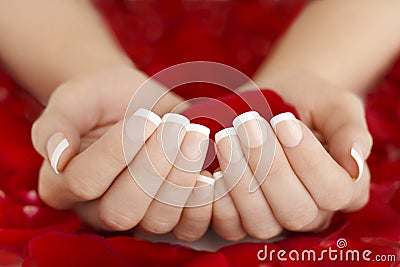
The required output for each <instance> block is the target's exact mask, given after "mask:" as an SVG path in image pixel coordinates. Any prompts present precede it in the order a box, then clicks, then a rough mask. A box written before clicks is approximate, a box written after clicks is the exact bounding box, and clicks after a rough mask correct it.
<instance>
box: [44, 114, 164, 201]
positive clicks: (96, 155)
mask: <svg viewBox="0 0 400 267" xmlns="http://www.w3.org/2000/svg"><path fill="white" fill-rule="evenodd" d="M160 120H161V119H160V118H159V117H158V116H157V115H156V114H154V113H152V112H151V111H148V110H145V109H139V110H138V111H136V112H135V113H134V114H133V115H132V117H131V118H130V119H129V120H128V121H127V122H126V124H125V129H124V130H125V132H126V135H125V136H126V138H124V143H125V144H124V145H125V147H126V148H128V147H129V149H125V153H124V151H123V148H122V140H121V139H122V134H121V133H122V130H123V129H122V127H123V122H122V121H120V122H118V123H117V124H116V125H114V126H113V127H111V128H110V129H109V130H108V131H107V132H106V133H105V134H104V135H103V136H102V137H101V138H100V139H98V140H97V141H96V142H95V143H93V144H92V145H91V146H89V147H88V148H87V149H86V150H84V151H82V152H81V153H80V154H78V155H76V156H75V157H74V158H73V159H72V160H71V161H70V163H69V164H68V165H67V166H66V168H65V169H64V171H63V172H62V173H61V174H60V175H58V177H57V175H55V174H54V173H51V172H46V175H43V176H41V183H40V186H41V188H40V192H41V193H42V194H46V199H49V200H50V199H51V202H52V204H53V205H54V206H56V207H58V208H69V207H71V206H72V205H73V204H74V203H76V202H79V201H83V200H84V201H87V200H92V199H96V198H98V197H100V196H101V195H102V194H103V193H104V192H105V191H106V190H107V188H108V187H109V186H110V185H111V183H112V182H113V180H114V179H115V177H117V176H118V174H119V173H120V172H121V171H122V170H123V169H124V168H125V167H126V164H127V162H130V161H131V160H132V159H133V157H134V156H135V154H136V153H137V152H138V151H139V150H140V148H141V147H142V146H143V145H144V143H145V141H146V140H147V139H148V138H149V136H150V135H151V134H152V133H153V132H154V131H155V129H156V127H157V126H158V124H159V121H160ZM140 129H142V130H140ZM125 156H126V157H125ZM55 183H58V185H56V184H55ZM55 188H57V190H54V189H55Z"/></svg>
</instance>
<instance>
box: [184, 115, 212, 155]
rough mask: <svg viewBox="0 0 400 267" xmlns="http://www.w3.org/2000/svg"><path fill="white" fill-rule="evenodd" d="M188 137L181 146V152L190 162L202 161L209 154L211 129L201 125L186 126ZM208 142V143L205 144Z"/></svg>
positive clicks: (186, 136) (191, 124)
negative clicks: (201, 158)
mask: <svg viewBox="0 0 400 267" xmlns="http://www.w3.org/2000/svg"><path fill="white" fill-rule="evenodd" d="M185 130H186V135H185V139H184V140H183V142H182V145H181V151H182V153H183V155H184V156H185V157H187V158H188V159H190V160H196V159H200V157H201V156H202V155H204V154H205V153H207V147H208V137H209V135H210V129H208V128H207V127H206V126H203V125H201V124H194V123H190V124H186V125H185ZM205 141H207V142H205Z"/></svg>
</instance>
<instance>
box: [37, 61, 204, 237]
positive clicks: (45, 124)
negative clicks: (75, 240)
mask: <svg viewBox="0 0 400 267" xmlns="http://www.w3.org/2000/svg"><path fill="white" fill-rule="evenodd" d="M146 78H147V77H146V76H145V75H144V74H142V73H140V72H139V71H137V70H135V69H133V68H131V67H129V66H118V67H114V68H110V69H108V70H104V71H101V72H96V73H93V74H90V75H84V76H82V77H78V78H76V79H74V80H70V81H67V82H65V83H64V84H62V85H61V86H60V87H58V88H57V89H56V90H55V91H54V93H53V94H52V96H51V98H50V100H49V103H48V105H47V107H46V109H45V111H44V112H43V114H42V115H41V116H40V118H39V119H38V120H37V121H36V122H35V124H34V126H33V128H32V140H33V143H34V146H35V148H36V149H37V151H38V152H39V153H40V154H41V155H42V156H43V157H44V161H43V165H42V168H41V170H40V174H39V189H38V190H39V194H40V196H41V198H42V199H43V201H44V202H46V203H47V204H48V205H50V206H52V207H54V208H57V209H67V208H73V209H75V210H76V211H77V212H78V213H79V214H80V215H81V216H82V218H83V219H84V220H85V221H86V222H89V223H91V224H92V225H93V226H95V227H100V228H103V229H108V230H127V229H130V228H132V227H134V226H136V225H138V224H139V223H141V227H142V228H143V229H145V230H148V231H151V232H164V231H167V230H170V229H172V228H173V227H175V226H176V230H175V231H176V233H177V235H181V236H192V237H193V236H194V237H196V238H197V236H198V235H201V234H202V233H201V232H200V233H199V232H198V231H197V232H196V231H195V233H194V234H193V233H191V232H189V233H187V232H188V228H190V227H188V225H189V224H190V223H193V218H194V219H197V217H195V216H199V214H198V213H196V212H194V213H193V212H192V213H190V212H186V213H185V212H184V213H183V214H182V218H185V220H182V221H177V218H179V216H178V215H180V214H181V212H182V209H179V208H175V209H173V208H171V207H170V206H168V205H165V204H162V203H159V202H157V201H152V198H151V197H149V196H148V195H147V194H145V193H144V192H143V191H142V190H141V189H140V188H139V187H138V186H137V185H136V184H135V182H134V181H133V179H132V177H131V175H130V173H129V170H128V169H127V168H126V160H127V161H128V162H129V163H130V170H131V171H132V170H137V171H138V172H139V174H140V171H142V172H143V171H145V169H144V168H142V167H143V166H150V167H151V168H149V170H148V171H151V170H153V169H154V170H157V171H158V170H159V171H160V175H159V177H160V178H161V179H160V181H158V182H160V183H159V184H158V186H159V187H160V188H162V186H161V182H162V181H163V180H164V179H173V178H174V177H179V176H181V178H180V179H179V181H177V183H178V184H180V183H184V184H186V185H187V186H192V187H193V186H198V185H199V184H202V183H204V180H206V179H203V180H202V181H203V182H201V181H200V182H196V178H197V176H198V172H197V173H196V172H193V173H190V174H187V173H185V174H181V172H182V171H181V170H180V169H176V168H173V167H172V164H171V162H170V161H166V159H162V158H160V157H161V156H160V155H163V154H162V153H158V152H160V151H161V149H162V148H163V147H162V146H161V144H160V143H159V142H157V139H156V136H157V134H158V132H159V131H161V130H160V129H171V128H173V129H175V130H172V132H175V133H176V128H177V126H176V125H174V124H175V123H169V122H168V123H167V122H163V123H161V126H159V127H158V124H159V123H160V120H161V119H160V118H159V117H158V116H157V115H156V114H154V113H150V112H147V113H146V112H144V111H143V110H142V112H139V113H138V114H134V115H132V117H131V118H130V119H129V120H127V123H126V127H131V129H133V130H131V131H130V132H131V136H133V141H131V142H132V144H130V146H129V147H130V150H129V153H127V155H128V154H129V157H130V159H125V157H124V153H123V145H122V141H123V140H122V135H121V133H122V131H123V118H124V114H125V110H126V108H127V105H128V101H129V100H130V98H131V96H132V94H133V93H134V91H135V90H136V88H138V87H139V86H140V85H141V84H142V82H143V81H144V80H145V79H146ZM147 93H148V94H147V95H146V96H147V97H146V98H143V99H142V101H139V102H140V105H141V107H145V108H146V107H147V108H149V107H151V106H152V104H153V99H154V98H156V97H158V96H160V95H162V94H163V93H164V90H163V88H161V87H160V86H159V87H154V89H153V91H149V92H147ZM149 96H153V97H149ZM179 101H180V99H179V98H178V97H176V96H171V95H167V96H166V97H165V101H161V102H160V104H159V105H156V107H155V108H154V110H155V111H157V112H158V113H159V114H160V115H162V114H164V113H166V112H168V111H169V110H170V109H172V108H173V107H174V106H175V105H176V104H177V103H179ZM131 108H133V109H137V108H139V106H138V107H132V106H131ZM146 114H148V115H149V114H152V115H149V116H147V115H146ZM144 115H146V116H144ZM149 118H153V120H150V119H149ZM180 128H182V127H180ZM139 129H143V130H142V131H141V130H139ZM167 132H168V131H167ZM170 132H171V130H170ZM127 136H130V135H129V134H127ZM202 136H203V135H202V134H199V133H197V132H195V131H189V132H188V133H187V134H186V135H185V136H184V137H183V136H182V137H180V138H179V139H178V138H176V139H175V144H176V145H178V140H179V142H181V143H182V146H184V144H185V143H187V142H189V140H190V147H192V146H196V144H197V143H198V142H200V141H199V140H201V139H202V138H203V137H202ZM126 140H128V141H129V138H125V140H124V141H126ZM146 140H147V141H146ZM145 141H146V143H145ZM164 142H165V141H164ZM171 143H173V142H171ZM187 146H188V145H186V150H189V149H188V148H187ZM193 149H194V150H195V151H196V152H198V151H200V150H196V147H194V148H193ZM190 151H191V150H190ZM161 152H162V151H161ZM180 156H181V157H182V155H181V154H180ZM177 157H178V155H177ZM196 160H197V164H201V161H202V159H201V157H200V158H199V159H196ZM150 164H153V165H154V166H153V165H150ZM153 167H154V168H153ZM199 169H200V168H199ZM170 170H171V172H170ZM172 170H174V171H172ZM202 174H205V175H207V173H202ZM208 175H209V174H208ZM209 176H210V175H209ZM135 178H136V177H135ZM140 178H143V177H141V176H140V177H137V179H140ZM186 198H189V196H186ZM171 209H172V210H173V212H171ZM194 209H195V208H194ZM166 211H170V212H166ZM195 211H196V209H195ZM197 211H198V209H197ZM202 211H204V212H202ZM200 213H201V215H202V217H201V218H202V224H201V225H200V224H197V225H196V226H197V228H194V227H192V229H190V230H193V229H200V231H203V228H207V226H208V222H207V220H208V221H209V220H210V216H211V209H210V208H209V207H206V208H203V207H202V209H200ZM207 214H209V215H207ZM160 218H161V219H160ZM162 219H164V221H163V220H162ZM204 225H205V226H204ZM204 231H205V230H204Z"/></svg>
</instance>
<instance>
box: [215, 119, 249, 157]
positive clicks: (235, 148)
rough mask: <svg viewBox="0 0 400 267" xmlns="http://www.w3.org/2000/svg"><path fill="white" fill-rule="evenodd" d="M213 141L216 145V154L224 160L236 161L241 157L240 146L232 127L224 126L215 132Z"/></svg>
mask: <svg viewBox="0 0 400 267" xmlns="http://www.w3.org/2000/svg"><path fill="white" fill-rule="evenodd" d="M226 137H229V138H226ZM215 142H216V144H217V146H218V154H219V155H220V156H221V157H222V158H223V159H224V160H225V161H226V162H229V163H236V162H239V161H240V160H241V159H242V158H243V152H242V147H241V145H240V142H239V138H238V136H237V134H236V131H235V129H234V128H233V127H231V128H225V129H223V130H221V131H219V132H218V133H216V134H215Z"/></svg>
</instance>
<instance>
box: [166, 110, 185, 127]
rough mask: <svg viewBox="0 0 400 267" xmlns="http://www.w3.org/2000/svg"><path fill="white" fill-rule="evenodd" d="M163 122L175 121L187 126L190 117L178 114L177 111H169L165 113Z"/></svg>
mask: <svg viewBox="0 0 400 267" xmlns="http://www.w3.org/2000/svg"><path fill="white" fill-rule="evenodd" d="M161 121H162V122H175V123H178V124H181V125H182V126H185V125H186V124H189V122H190V121H189V119H188V118H186V117H185V116H183V115H180V114H176V113H167V114H165V115H164V116H163V117H162V119H161Z"/></svg>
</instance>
